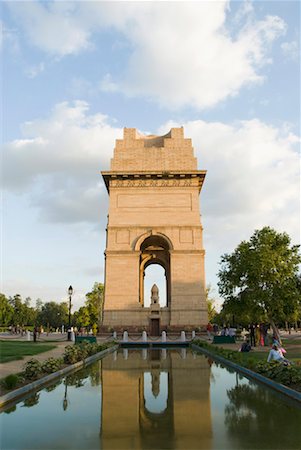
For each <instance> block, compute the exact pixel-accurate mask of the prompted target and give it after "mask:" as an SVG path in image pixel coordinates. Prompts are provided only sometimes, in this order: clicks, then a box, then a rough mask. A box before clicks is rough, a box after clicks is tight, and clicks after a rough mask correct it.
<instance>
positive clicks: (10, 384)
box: [2, 374, 19, 389]
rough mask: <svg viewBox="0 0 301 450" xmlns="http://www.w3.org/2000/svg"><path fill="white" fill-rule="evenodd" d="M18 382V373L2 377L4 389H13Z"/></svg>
mask: <svg viewBox="0 0 301 450" xmlns="http://www.w3.org/2000/svg"><path fill="white" fill-rule="evenodd" d="M18 382H19V377H18V375H14V374H11V375H7V377H5V378H4V380H3V382H2V384H3V386H4V387H5V389H14V388H15V387H16V386H17V384H18Z"/></svg>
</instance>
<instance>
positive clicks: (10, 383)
mask: <svg viewBox="0 0 301 450" xmlns="http://www.w3.org/2000/svg"><path fill="white" fill-rule="evenodd" d="M112 345H114V343H112V342H109V343H106V344H96V343H89V342H83V343H81V344H79V345H67V347H65V351H64V353H63V356H62V358H48V359H46V360H45V361H43V362H40V361H38V360H37V359H34V358H32V359H30V360H29V361H28V362H27V363H26V364H25V365H24V367H23V371H22V372H21V374H20V375H15V374H12V375H8V376H7V377H6V378H4V379H3V380H2V385H3V387H4V388H5V389H7V390H10V389H15V388H16V387H17V386H18V385H20V384H26V383H27V382H30V381H34V380H36V379H37V378H39V377H40V376H41V375H42V374H45V375H46V374H47V375H48V374H50V373H54V372H57V371H58V370H60V369H62V368H63V367H64V366H65V365H66V364H75V363H76V362H78V361H82V360H84V359H85V358H87V357H88V356H92V355H95V354H96V353H99V352H101V351H102V350H105V349H106V348H108V347H111V346H112Z"/></svg>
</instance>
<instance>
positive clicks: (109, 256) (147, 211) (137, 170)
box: [102, 128, 208, 335]
mask: <svg viewBox="0 0 301 450" xmlns="http://www.w3.org/2000/svg"><path fill="white" fill-rule="evenodd" d="M205 175H206V171H205V170H197V159H196V157H195V156H194V150H193V147H192V143H191V139H187V138H185V137H184V130H183V128H172V129H171V130H170V131H169V133H167V134H166V135H164V136H153V135H151V136H143V135H141V134H139V133H138V132H137V130H136V129H135V128H125V129H124V133H123V139H117V140H116V145H115V149H114V156H113V158H112V159H111V166H110V171H107V172H102V176H103V179H104V182H105V185H106V188H107V191H108V194H109V214H108V224H107V240H106V250H105V297H104V310H103V328H104V329H114V330H118V329H124V330H129V331H130V330H141V329H145V330H147V331H148V332H149V333H151V334H153V335H157V334H159V333H160V332H161V331H162V330H180V329H186V330H187V329H194V328H197V327H200V326H201V325H204V324H206V323H207V320H208V317H207V305H206V298H205V270H204V257H205V250H204V248H203V238H202V235H203V228H202V223H201V219H200V202H199V195H200V192H201V189H202V185H203V182H204V179H205ZM151 264H159V265H160V266H161V267H162V268H163V269H164V273H165V279H166V304H165V305H164V306H163V305H162V306H161V305H160V293H158V288H157V286H153V289H152V301H151V304H150V306H146V298H145V296H146V293H145V292H144V276H145V270H146V269H147V267H148V266H150V265H151ZM147 295H148V297H150V293H149V294H147Z"/></svg>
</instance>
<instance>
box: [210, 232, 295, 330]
mask: <svg viewBox="0 0 301 450" xmlns="http://www.w3.org/2000/svg"><path fill="white" fill-rule="evenodd" d="M300 262H301V256H300V253H299V246H298V245H291V240H290V237H289V236H288V235H287V234H286V233H278V232H277V231H275V230H273V229H272V228H270V227H264V228H262V229H261V230H256V231H255V232H254V234H253V235H252V236H251V238H250V240H249V241H243V242H241V243H240V244H239V245H238V246H237V248H236V249H235V250H234V252H233V253H231V254H225V255H223V256H222V257H221V263H220V264H221V269H220V271H219V273H218V276H219V282H218V286H219V293H220V295H221V296H222V297H223V298H224V299H225V302H224V305H223V310H224V311H228V312H232V313H233V314H239V313H241V314H245V315H247V317H249V318H250V319H251V320H252V319H253V320H254V318H256V320H257V321H260V320H264V319H266V320H269V321H270V322H271V324H272V326H273V325H274V323H275V322H277V321H280V320H285V319H286V318H287V317H288V315H294V313H296V311H298V309H299V308H300V281H299V278H298V277H299V276H298V266H299V264H300Z"/></svg>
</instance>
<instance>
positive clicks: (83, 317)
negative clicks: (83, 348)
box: [73, 306, 91, 328]
mask: <svg viewBox="0 0 301 450" xmlns="http://www.w3.org/2000/svg"><path fill="white" fill-rule="evenodd" d="M73 323H74V325H76V326H77V327H79V328H82V327H87V326H89V325H90V324H91V321H90V314H89V310H88V308H87V306H81V307H80V308H79V310H78V311H76V312H75V313H74V314H73Z"/></svg>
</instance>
